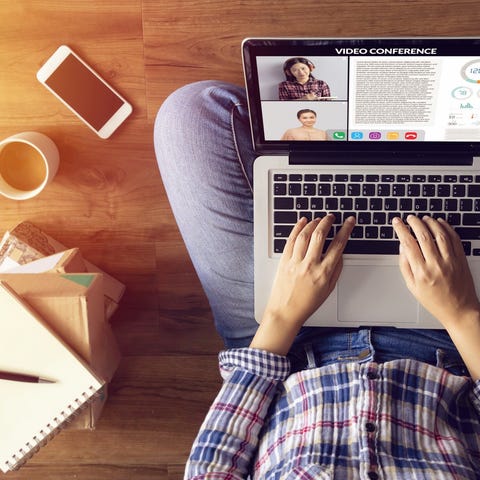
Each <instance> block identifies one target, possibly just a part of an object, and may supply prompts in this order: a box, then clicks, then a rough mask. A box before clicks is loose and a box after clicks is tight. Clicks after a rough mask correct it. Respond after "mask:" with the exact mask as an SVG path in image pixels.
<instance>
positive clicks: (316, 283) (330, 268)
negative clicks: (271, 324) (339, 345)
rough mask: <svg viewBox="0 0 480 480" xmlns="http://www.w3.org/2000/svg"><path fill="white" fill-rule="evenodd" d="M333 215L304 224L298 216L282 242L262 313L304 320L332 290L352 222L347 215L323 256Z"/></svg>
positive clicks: (296, 321)
mask: <svg viewBox="0 0 480 480" xmlns="http://www.w3.org/2000/svg"><path fill="white" fill-rule="evenodd" d="M334 219H335V217H334V215H327V216H326V217H324V218H323V219H321V220H319V219H317V220H314V221H313V222H310V223H308V224H307V221H306V219H301V220H300V221H299V222H298V223H297V225H295V227H294V228H293V230H292V232H291V234H290V236H289V238H288V240H287V243H286V245H285V248H284V251H283V254H282V257H281V259H280V263H279V266H278V270H277V274H276V277H275V280H274V283H273V287H272V291H271V294H270V299H269V301H268V304H267V308H266V311H265V315H274V316H275V317H277V318H278V317H282V318H284V319H286V320H288V321H289V322H291V323H293V324H295V325H299V326H301V325H303V323H304V322H305V321H306V320H307V319H308V318H309V317H310V316H311V315H312V314H313V313H314V312H315V310H317V309H318V308H319V307H320V306H321V305H322V303H323V302H324V301H325V300H326V299H327V297H328V296H329V295H330V293H331V292H332V290H333V288H334V287H335V284H336V282H337V280H338V277H339V275H340V272H341V269H342V253H343V250H344V248H345V245H346V243H347V241H348V238H349V237H350V233H351V232H352V229H353V227H354V225H355V219H354V218H353V217H351V218H350V219H348V220H347V221H346V222H345V224H344V225H343V227H342V228H341V229H340V231H339V232H338V234H337V235H336V236H335V238H334V240H333V241H332V242H331V244H330V245H329V247H328V249H327V251H326V253H325V255H324V256H322V251H323V247H324V244H325V240H326V238H327V235H328V232H329V231H330V228H331V227H332V224H333V222H334Z"/></svg>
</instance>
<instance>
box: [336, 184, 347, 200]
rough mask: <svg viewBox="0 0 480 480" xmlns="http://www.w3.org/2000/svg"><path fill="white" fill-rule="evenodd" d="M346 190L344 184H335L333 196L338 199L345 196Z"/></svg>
mask: <svg viewBox="0 0 480 480" xmlns="http://www.w3.org/2000/svg"><path fill="white" fill-rule="evenodd" d="M345 192H346V189H345V185H344V184H343V183H334V184H333V195H335V196H336V197H341V196H343V195H345Z"/></svg>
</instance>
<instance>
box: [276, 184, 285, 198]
mask: <svg viewBox="0 0 480 480" xmlns="http://www.w3.org/2000/svg"><path fill="white" fill-rule="evenodd" d="M273 194H274V195H277V196H278V195H286V194H287V185H286V184H285V183H275V184H274V185H273Z"/></svg>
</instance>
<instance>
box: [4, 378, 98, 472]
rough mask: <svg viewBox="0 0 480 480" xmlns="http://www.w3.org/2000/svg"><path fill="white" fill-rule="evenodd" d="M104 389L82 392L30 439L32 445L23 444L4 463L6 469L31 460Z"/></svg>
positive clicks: (14, 467) (17, 466) (15, 467)
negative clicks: (23, 446)
mask: <svg viewBox="0 0 480 480" xmlns="http://www.w3.org/2000/svg"><path fill="white" fill-rule="evenodd" d="M104 388H105V386H103V387H102V388H101V389H100V390H97V391H95V389H94V388H93V387H90V391H89V392H83V393H82V396H81V398H76V399H75V400H74V402H72V403H73V404H70V405H67V407H66V409H65V410H64V411H62V412H61V413H60V415H59V416H58V417H55V418H54V419H53V420H52V423H49V424H48V425H46V426H45V429H44V430H43V429H42V430H40V432H38V434H37V435H35V436H34V437H33V438H32V443H30V442H27V443H26V444H25V447H26V449H25V450H24V449H23V448H21V449H20V450H19V451H18V452H17V454H14V455H12V458H11V459H10V460H7V461H6V462H5V464H6V465H7V467H8V469H9V470H11V471H14V470H18V469H19V468H20V467H21V466H22V465H24V464H25V462H27V460H29V459H30V458H32V457H33V455H35V454H36V453H37V452H38V451H39V450H40V449H41V448H42V447H44V446H45V445H46V444H47V443H48V442H49V441H50V440H51V439H52V438H53V437H55V436H56V435H57V434H58V433H60V430H62V429H63V428H65V424H67V423H70V422H71V421H72V420H73V419H74V418H75V417H76V416H77V415H79V414H80V413H81V412H82V411H83V410H84V409H85V408H87V407H88V405H89V404H90V403H91V402H93V400H95V399H96V398H98V397H101V396H103V395H104Z"/></svg>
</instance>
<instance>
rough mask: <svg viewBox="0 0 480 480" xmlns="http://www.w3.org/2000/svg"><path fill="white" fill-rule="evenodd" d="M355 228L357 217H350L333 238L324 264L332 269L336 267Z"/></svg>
mask: <svg viewBox="0 0 480 480" xmlns="http://www.w3.org/2000/svg"><path fill="white" fill-rule="evenodd" d="M354 226H355V217H348V218H347V219H346V220H345V222H344V223H343V225H342V228H341V229H340V230H339V231H338V233H337V234H336V235H335V237H334V238H333V240H332V242H331V243H330V245H329V246H328V248H327V251H326V252H325V257H324V259H323V261H324V262H326V263H327V265H329V266H330V267H334V266H335V265H336V264H337V263H338V261H339V259H340V258H342V254H343V251H344V250H345V246H346V245H347V242H348V239H349V238H350V234H351V233H352V230H353V227H354Z"/></svg>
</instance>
